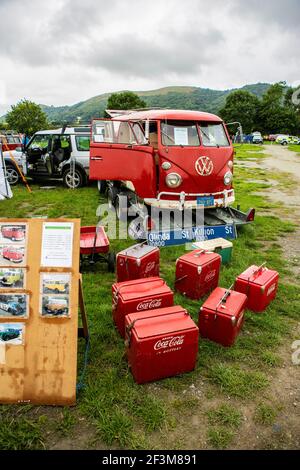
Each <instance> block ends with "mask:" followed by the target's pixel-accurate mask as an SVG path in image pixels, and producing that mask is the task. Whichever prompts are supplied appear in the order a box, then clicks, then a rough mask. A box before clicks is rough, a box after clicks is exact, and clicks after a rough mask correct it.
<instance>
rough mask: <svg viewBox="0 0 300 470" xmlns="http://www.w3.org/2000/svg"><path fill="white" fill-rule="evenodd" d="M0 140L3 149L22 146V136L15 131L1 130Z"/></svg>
mask: <svg viewBox="0 0 300 470" xmlns="http://www.w3.org/2000/svg"><path fill="white" fill-rule="evenodd" d="M0 141H1V142H2V146H3V151H5V150H15V149H16V148H21V147H22V138H21V136H20V135H19V134H17V132H14V131H0Z"/></svg>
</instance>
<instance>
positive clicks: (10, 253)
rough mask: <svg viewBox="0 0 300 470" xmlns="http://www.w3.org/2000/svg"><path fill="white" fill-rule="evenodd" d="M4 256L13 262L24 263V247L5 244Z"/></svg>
mask: <svg viewBox="0 0 300 470" xmlns="http://www.w3.org/2000/svg"><path fill="white" fill-rule="evenodd" d="M2 257H3V258H4V259H7V260H8V261H11V262H12V263H22V261H23V258H24V252H23V250H22V249H20V248H17V247H14V246H5V247H4V248H3V250H2Z"/></svg>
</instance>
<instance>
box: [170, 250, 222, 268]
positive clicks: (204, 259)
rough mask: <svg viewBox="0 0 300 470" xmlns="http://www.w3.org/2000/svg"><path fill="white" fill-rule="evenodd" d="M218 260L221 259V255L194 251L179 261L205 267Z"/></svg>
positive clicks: (181, 257)
mask: <svg viewBox="0 0 300 470" xmlns="http://www.w3.org/2000/svg"><path fill="white" fill-rule="evenodd" d="M216 258H220V255H218V254H217V253H211V252H205V251H203V250H194V251H191V252H190V253H186V254H185V255H182V256H180V258H178V259H179V260H180V261H185V262H187V263H190V264H193V265H196V266H203V265H204V264H207V263H210V262H211V261H212V260H214V259H216Z"/></svg>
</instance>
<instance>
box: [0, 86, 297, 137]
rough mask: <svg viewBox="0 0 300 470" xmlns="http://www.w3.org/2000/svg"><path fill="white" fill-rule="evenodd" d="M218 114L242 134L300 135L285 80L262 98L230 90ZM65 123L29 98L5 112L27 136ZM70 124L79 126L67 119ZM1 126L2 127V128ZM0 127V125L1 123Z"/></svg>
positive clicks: (118, 101)
mask: <svg viewBox="0 0 300 470" xmlns="http://www.w3.org/2000/svg"><path fill="white" fill-rule="evenodd" d="M144 107H146V103H145V101H143V100H142V99H141V98H140V97H139V96H138V95H136V94H135V93H133V92H121V93H112V94H111V95H110V97H109V98H108V101H107V108H108V109H135V108H144ZM218 114H219V115H220V116H221V117H222V118H223V119H224V121H225V122H227V123H229V122H240V123H241V124H242V127H243V131H244V133H245V134H250V133H251V132H253V131H260V132H262V133H263V134H264V135H265V134H278V133H284V134H290V135H300V87H299V88H298V89H297V90H296V89H293V88H291V87H287V86H286V83H285V82H278V83H275V84H274V85H271V86H270V87H269V88H268V90H267V91H266V92H265V93H264V95H263V96H262V98H258V97H257V96H256V95H254V94H253V93H251V92H249V91H246V90H237V91H233V92H231V93H230V94H229V95H228V96H227V98H226V102H225V105H224V106H223V108H221V109H220V110H219V112H218ZM63 124H66V123H65V122H49V119H48V117H47V115H46V114H45V112H44V111H43V110H42V108H41V107H40V106H39V105H37V104H36V103H33V102H32V101H29V100H26V99H24V100H21V101H20V102H19V103H17V104H16V105H13V106H12V107H11V110H10V111H9V112H8V113H7V114H6V124H5V126H6V127H7V128H8V129H14V130H16V131H17V132H20V133H24V134H26V135H28V136H30V135H32V134H34V133H35V132H37V131H39V130H44V129H50V128H53V127H60V126H62V125H63ZM68 124H69V125H72V124H73V125H76V124H77V125H78V124H80V122H78V123H74V122H72V123H71V122H70V123H68ZM5 126H4V125H2V128H5ZM0 127H1V124H0Z"/></svg>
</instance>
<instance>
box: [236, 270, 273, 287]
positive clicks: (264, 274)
mask: <svg viewBox="0 0 300 470" xmlns="http://www.w3.org/2000/svg"><path fill="white" fill-rule="evenodd" d="M276 275H277V272H276V271H273V270H272V269H268V268H266V267H263V268H262V269H261V270H260V271H258V266H255V265H252V266H250V267H249V268H248V269H246V271H244V272H243V273H242V274H240V275H239V276H238V278H239V279H242V280H244V281H247V282H249V283H250V282H251V283H254V284H256V285H258V286H264V285H266V283H267V282H269V281H270V280H271V279H272V278H273V277H274V276H276Z"/></svg>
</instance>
